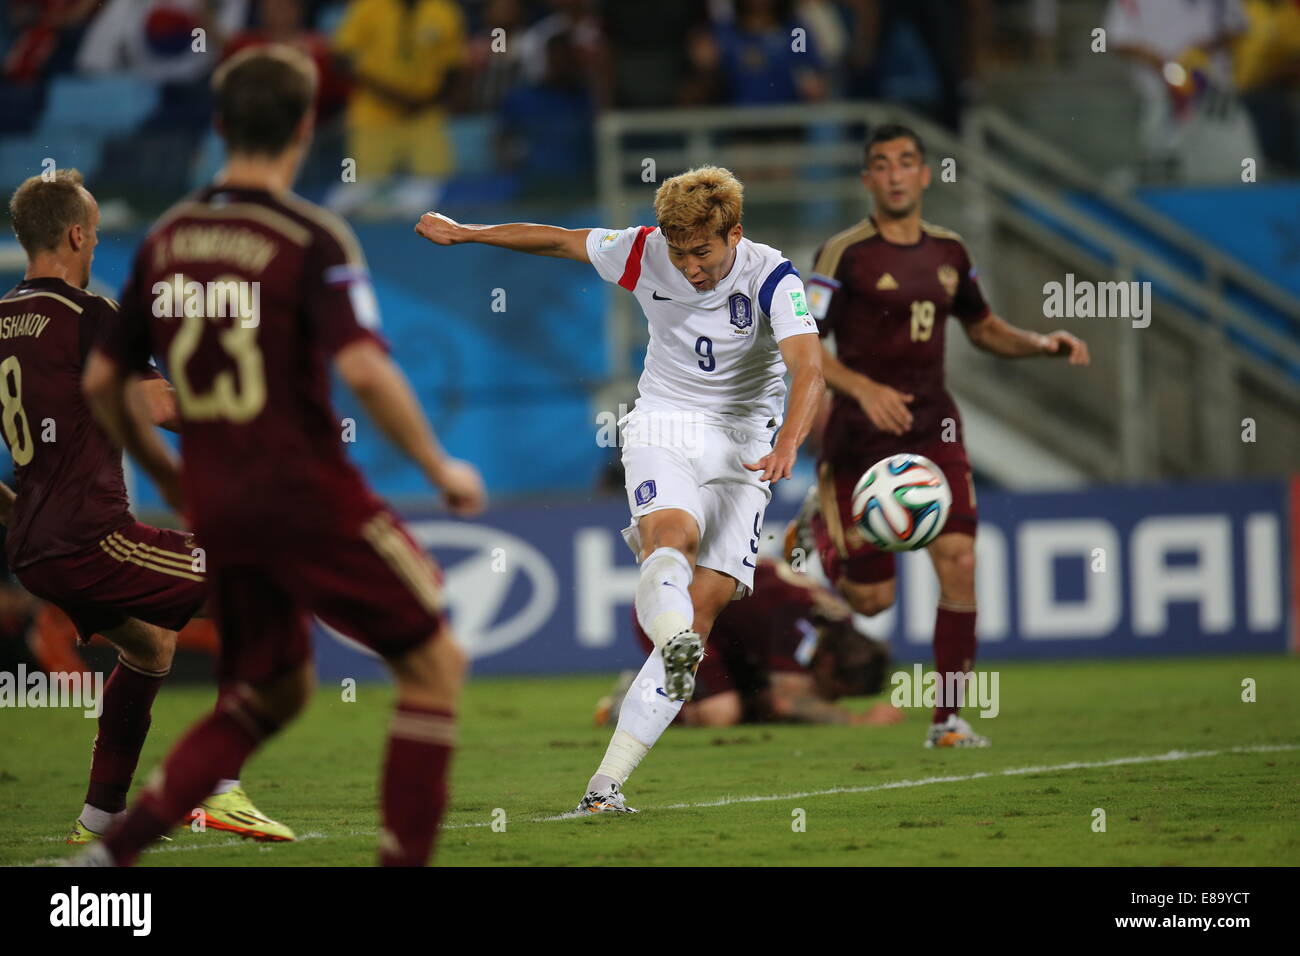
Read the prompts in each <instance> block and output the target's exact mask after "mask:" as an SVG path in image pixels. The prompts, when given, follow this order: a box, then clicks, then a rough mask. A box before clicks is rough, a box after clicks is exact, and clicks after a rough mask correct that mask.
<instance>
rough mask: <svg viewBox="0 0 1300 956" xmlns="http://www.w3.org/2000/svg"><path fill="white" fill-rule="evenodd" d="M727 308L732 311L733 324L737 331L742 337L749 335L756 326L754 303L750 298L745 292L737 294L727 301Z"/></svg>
mask: <svg viewBox="0 0 1300 956" xmlns="http://www.w3.org/2000/svg"><path fill="white" fill-rule="evenodd" d="M727 307H728V308H729V309H730V310H731V324H732V325H734V326H735V327H736V331H737V332H738V333H740V334H741V335H748V334H749V330H750V329H751V328H752V327H753V325H754V303H753V302H751V301H750V298H749V296H747V295H745V293H743V292H735V293H733V294H732V296H731V298H730V299H728V300H727Z"/></svg>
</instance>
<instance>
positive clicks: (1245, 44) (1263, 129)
mask: <svg viewBox="0 0 1300 956" xmlns="http://www.w3.org/2000/svg"><path fill="white" fill-rule="evenodd" d="M1245 7H1246V16H1247V20H1248V22H1249V27H1248V29H1247V32H1246V35H1245V36H1243V37H1242V38H1241V40H1240V41H1239V42H1238V45H1237V48H1236V50H1235V51H1234V54H1233V60H1234V62H1233V66H1234V71H1233V75H1234V79H1235V80H1236V83H1237V88H1238V89H1239V90H1240V91H1241V95H1242V100H1243V102H1244V103H1245V104H1246V107H1247V109H1249V110H1250V112H1251V115H1252V116H1253V117H1254V120H1255V128H1256V129H1257V130H1258V131H1259V137H1260V141H1261V145H1262V147H1263V149H1264V155H1265V157H1267V158H1268V160H1269V163H1270V165H1276V166H1279V167H1281V168H1282V169H1284V170H1286V171H1287V172H1289V173H1291V174H1292V175H1295V174H1296V173H1300V115H1298V114H1300V99H1298V98H1297V96H1296V90H1297V88H1298V87H1300V3H1296V2H1295V0H1246V3H1245Z"/></svg>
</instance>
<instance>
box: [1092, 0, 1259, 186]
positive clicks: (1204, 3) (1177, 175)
mask: <svg viewBox="0 0 1300 956" xmlns="http://www.w3.org/2000/svg"><path fill="white" fill-rule="evenodd" d="M1103 26H1104V28H1105V30H1106V39H1107V43H1108V48H1109V49H1110V50H1112V51H1114V52H1118V53H1120V54H1122V55H1123V56H1126V57H1128V58H1129V59H1130V60H1131V61H1132V62H1133V79H1134V83H1135V85H1136V87H1137V90H1138V94H1139V95H1140V96H1141V98H1142V115H1141V119H1140V125H1139V130H1138V139H1139V145H1140V148H1141V150H1142V156H1141V157H1140V171H1141V173H1142V175H1143V177H1144V178H1148V179H1150V178H1159V179H1167V178H1173V179H1187V180H1209V179H1216V178H1217V179H1227V178H1237V177H1238V176H1239V175H1240V172H1241V167H1240V158H1241V157H1242V156H1257V155H1259V154H1258V151H1257V149H1256V146H1257V141H1256V139H1255V134H1254V129H1253V125H1252V123H1251V121H1250V117H1249V114H1248V113H1247V112H1246V111H1245V109H1244V108H1243V107H1242V106H1241V105H1240V102H1239V101H1238V99H1237V97H1236V95H1235V85H1234V83H1233V76H1232V55H1231V52H1230V50H1231V46H1232V44H1233V41H1234V40H1235V39H1236V38H1238V37H1239V36H1241V35H1243V34H1244V33H1245V32H1246V26H1247V23H1246V11H1245V9H1244V7H1243V6H1242V3H1241V0H1111V3H1110V7H1109V8H1108V9H1107V11H1106V18H1105V21H1104V24H1103Z"/></svg>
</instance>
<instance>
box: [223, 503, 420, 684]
mask: <svg viewBox="0 0 1300 956" xmlns="http://www.w3.org/2000/svg"><path fill="white" fill-rule="evenodd" d="M209 561H210V563H211V571H210V573H209V575H208V580H209V582H210V587H211V590H212V608H213V612H214V615H215V617H216V620H217V625H218V627H219V628H220V630H221V663H220V666H219V678H220V681H221V683H222V684H223V685H224V684H229V683H250V684H257V683H261V682H263V681H266V680H270V679H273V678H275V677H278V676H280V675H282V674H284V673H286V672H288V671H290V670H292V669H294V668H296V667H298V666H300V665H301V664H302V663H303V662H305V661H307V660H309V659H310V658H311V637H310V616H311V615H315V616H317V617H319V618H320V619H321V620H322V621H323V622H325V623H326V624H327V625H329V626H330V627H332V628H334V629H335V630H337V631H339V632H340V633H342V634H344V635H345V636H347V637H350V638H352V639H354V640H356V641H359V642H360V643H361V644H364V645H365V646H366V647H368V648H370V649H371V650H373V651H375V652H376V653H377V654H379V655H381V656H383V657H393V656H398V655H401V654H403V653H405V652H406V651H409V650H411V649H412V648H414V647H417V646H418V645H420V644H421V643H423V642H424V641H426V640H428V639H429V638H430V637H431V636H432V635H434V634H437V633H438V632H439V631H441V630H442V627H443V624H444V621H445V615H444V612H443V600H442V572H441V571H440V570H439V568H438V565H437V564H436V563H435V562H434V560H433V559H432V558H431V557H429V555H428V554H426V553H425V552H424V551H423V550H422V549H421V548H420V546H419V545H417V544H416V543H415V541H414V540H413V539H412V538H411V536H410V534H409V533H407V531H406V529H405V528H404V527H402V524H401V522H400V521H399V520H398V518H397V516H396V515H394V514H393V513H392V512H391V511H389V510H388V509H386V508H381V509H379V510H377V511H375V512H373V513H371V514H370V515H369V517H367V518H366V519H365V520H364V521H363V522H362V523H361V524H360V525H359V526H357V527H353V528H350V529H349V528H334V529H331V528H328V527H326V528H322V529H320V530H319V531H317V532H313V533H312V534H310V535H309V536H291V535H285V536H283V538H282V539H278V540H275V539H273V541H272V542H270V543H268V547H267V549H266V551H265V552H264V553H262V554H260V555H259V556H258V558H257V560H255V561H254V560H249V559H242V560H240V561H237V562H234V561H232V562H231V563H224V562H223V561H222V559H221V557H220V555H218V554H216V553H215V552H214V553H213V554H212V555H211V556H210V557H209Z"/></svg>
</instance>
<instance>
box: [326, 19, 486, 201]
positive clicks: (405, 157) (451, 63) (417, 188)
mask: <svg viewBox="0 0 1300 956" xmlns="http://www.w3.org/2000/svg"><path fill="white" fill-rule="evenodd" d="M334 50H335V52H336V53H338V54H339V55H340V56H341V57H342V58H343V59H344V61H345V62H346V64H347V66H348V70H349V73H350V74H351V77H352V81H353V86H352V92H351V95H350V97H349V100H348V110H347V127H348V155H349V156H350V157H351V158H352V159H355V160H356V174H357V181H356V182H354V183H349V182H341V183H338V184H337V185H336V186H335V187H334V188H333V189H332V190H331V191H330V194H329V196H328V197H327V198H326V202H327V204H328V205H329V206H331V207H332V208H334V209H335V210H337V211H338V212H340V213H342V214H344V215H349V214H352V213H355V212H357V211H358V210H360V209H361V208H362V207H363V206H365V205H367V204H368V203H369V202H370V201H371V200H372V199H373V198H374V197H375V195H376V193H377V192H378V191H379V189H380V188H381V187H382V186H383V185H384V184H385V183H386V182H388V181H389V180H390V178H391V177H393V176H394V175H395V174H397V173H398V172H399V171H404V172H405V177H404V178H403V179H402V180H401V181H399V182H396V183H395V186H394V189H393V192H392V197H391V199H392V211H393V212H394V213H395V214H397V215H403V216H418V215H420V214H421V213H423V212H426V211H427V210H429V209H433V208H434V207H435V206H436V205H437V202H438V199H439V197H440V196H441V195H442V189H443V185H444V182H445V180H446V178H447V176H448V175H450V173H451V171H452V167H453V164H454V159H453V156H452V145H451V139H450V137H449V136H448V132H447V112H446V101H447V99H448V95H449V91H450V89H451V88H452V87H453V86H454V84H455V82H456V80H457V72H458V70H459V68H460V67H461V65H462V63H463V62H464V57H465V21H464V16H463V15H462V13H461V10H460V7H459V6H458V5H457V4H456V3H453V2H451V0H353V2H352V3H351V4H350V5H349V6H348V10H347V14H346V15H345V16H344V19H343V23H342V24H341V25H340V26H339V29H338V32H337V33H336V34H335V36H334Z"/></svg>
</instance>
